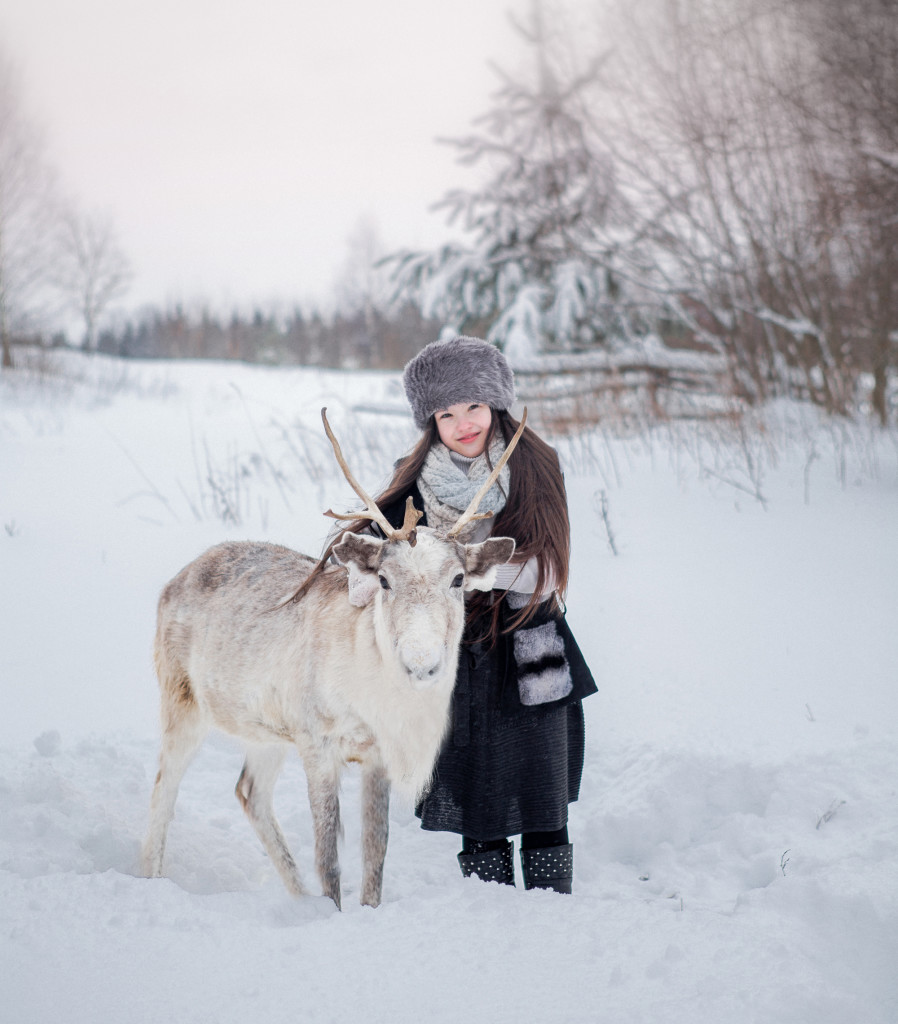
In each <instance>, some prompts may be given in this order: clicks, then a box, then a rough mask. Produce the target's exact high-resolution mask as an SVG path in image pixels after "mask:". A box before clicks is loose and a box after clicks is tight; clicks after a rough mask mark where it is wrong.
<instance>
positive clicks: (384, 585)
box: [377, 576, 390, 590]
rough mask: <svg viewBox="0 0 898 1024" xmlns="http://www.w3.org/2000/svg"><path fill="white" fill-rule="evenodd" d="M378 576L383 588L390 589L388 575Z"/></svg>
mask: <svg viewBox="0 0 898 1024" xmlns="http://www.w3.org/2000/svg"><path fill="white" fill-rule="evenodd" d="M377 578H378V579H379V580H380V586H381V589H382V590H389V589H390V584H389V583H387V578H386V576H378V577H377Z"/></svg>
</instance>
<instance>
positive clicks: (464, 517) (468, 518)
mask: <svg viewBox="0 0 898 1024" xmlns="http://www.w3.org/2000/svg"><path fill="white" fill-rule="evenodd" d="M526 422H527V408H526V406H525V407H524V414H523V416H521V423H520V426H519V427H518V429H517V430H516V431H515V434H514V437H513V438H512V439H511V440H510V441H509V442H508V446H507V447H506V449H505V451H504V452H503V453H502V458H501V459H499V461H498V462H497V463H496V465H495V466H494V467H493V471H492V473H490V475H489V477H488V479H487V480H486V482H485V483H484V485H483V486H482V487H481V488H480V490H479V491H478V492H477V493H476V494H475V495H474V497H473V498H472V499H471V504H470V505H468V507H467V508H466V509H465V510H464V512H462V514H461V516H460V518H459V519H458V520H457V522H456V524H455V526H453V527H452V529H451V530H450V531H449V532H448V533H447V534H446V536H447V537H457V536H458V535H459V534H460V533H461V531H462V530H463V529H464V528H465V527H466V526H467V525H468V523H470V522H472V521H473V520H475V519H491V518H492V515H493V513H492V510H490V511H489V512H478V511H477V506H478V505H479V504H480V502H481V501H482V500H483V496H484V495H485V494H486V492H487V491H488V490H489V489H490V488H491V487H492V486H493V484H494V483H495V482H496V480H497V479H498V476H499V473H500V472H501V471H502V467H503V466H504V465H505V463H506V462H508V460H509V458H510V456H511V453H512V452H513V451H514V450H515V448H516V447H517V444H518V441H519V440H520V438H521V434H523V433H524V425H525V424H526Z"/></svg>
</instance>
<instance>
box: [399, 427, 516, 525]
mask: <svg viewBox="0 0 898 1024" xmlns="http://www.w3.org/2000/svg"><path fill="white" fill-rule="evenodd" d="M504 451H505V439H504V438H502V437H496V438H494V440H493V443H492V444H491V445H490V448H489V457H490V461H489V463H487V461H486V453H484V454H482V455H478V456H477V458H476V459H474V460H473V461H472V462H471V464H470V469H469V470H468V473H467V476H466V475H465V471H464V470H463V469H461V468H460V467H459V466H458V465H456V463H455V462H453V461H452V453H451V452H450V450H449V449H448V448H447V447H446V445H444V444H443V443H442V441H437V442H436V443H435V444H434V445H433V446H432V447H431V449H430V451H429V452H428V453H427V458H426V459H425V460H424V465H423V466H422V467H421V473H420V475H419V476H418V490H419V491H420V492H421V498H422V499H423V501H424V511H425V513H426V515H427V525H428V526H430V527H432V528H433V529H435V530H449V529H451V528H452V527H453V526H454V525H455V523H456V522H457V521H458V517H459V516H460V515H461V514H462V512H464V510H465V509H466V508H467V507H468V505H469V504H470V503H471V500H472V499H473V497H474V495H475V494H476V493H477V492H478V491H479V490H480V488H481V486H482V485H483V484H484V483H485V482H486V478H487V477H488V476H489V475H490V473H491V472H492V467H493V466H495V465H496V463H497V462H498V461H499V459H501V458H502V454H503V452H504ZM509 478H510V473H509V469H508V466H507V465H505V466H503V467H502V470H501V472H500V473H499V479H498V480H496V481H495V483H494V484H493V486H492V487H491V488H490V489H489V490H488V491H487V492H486V496H485V497H484V498H483V499H482V500H481V502H480V505H479V507H478V509H477V511H478V512H486V511H487V510H488V509H492V511H493V515H494V516H495V515H498V514H499V512H500V511H501V510H502V509H503V508H504V507H505V500H506V497H507V495H508V485H509ZM478 525H479V521H478V520H474V522H472V523H468V525H467V526H466V527H465V528H464V529H463V530H462V531H461V534H460V535H459V540H461V541H462V542H468V541H469V540H470V538H471V535H472V534H473V533H474V531H475V530H476V529H477V527H478Z"/></svg>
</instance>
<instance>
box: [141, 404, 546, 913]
mask: <svg viewBox="0 0 898 1024" xmlns="http://www.w3.org/2000/svg"><path fill="white" fill-rule="evenodd" d="M321 417H322V420H323V422H324V428H325V431H326V432H327V435H328V438H329V439H330V442H331V444H332V446H333V449H334V454H335V456H336V459H337V462H338V464H339V465H340V468H341V469H342V470H343V473H344V475H345V476H346V479H347V480H348V481H349V483H350V484H351V485H352V487H353V489H354V490H355V492H356V494H358V496H359V497H360V498H361V499H362V501H363V502H364V504H365V507H366V511H364V512H361V513H358V512H356V513H351V514H345V515H343V514H337V513H334V512H332V511H331V510H328V511H327V512H326V513H325V515H329V516H331V517H333V518H335V519H341V520H346V519H354V520H357V519H361V518H364V519H370V520H372V521H373V522H375V523H377V524H378V525H379V526H380V528H381V530H382V531H383V534H384V538H385V539H379V538H377V537H374V536H371V535H366V534H359V533H353V532H350V531H346V532H344V533H343V534H342V536H341V537H340V539H339V541H338V543H337V544H336V546H335V547H334V548H333V555H334V556H335V558H336V559H337V561H338V563H339V565H327V564H326V563H325V562H324V560H323V559H322V560H320V561H319V562H318V563H317V565H316V560H315V559H313V558H310V557H308V556H306V555H302V554H299V553H297V552H295V551H291V550H290V549H289V548H286V547H280V546H278V545H275V544H267V543H251V542H242V543H225V544H219V545H218V546H216V547H213V548H211V549H210V550H209V551H207V552H205V554H203V555H200V557H199V558H197V559H196V560H195V561H194V562H191V563H190V565H188V566H187V567H186V568H184V569H182V570H181V572H179V573H178V575H177V576H175V577H174V579H173V580H171V582H170V583H168V585H167V586H166V587H165V588H164V589H163V591H162V594H161V596H160V598H159V606H158V617H157V628H156V639H155V663H156V673H157V675H158V678H159V686H160V691H161V719H162V745H161V752H160V755H159V772H158V775H157V776H156V782H155V785H154V788H153V794H152V798H151V801H150V820H149V828H148V831H147V836H146V839H145V841H144V844H143V850H142V866H143V871H144V873H145V874H146V875H147V876H148V877H158V876H160V875H161V874H162V862H163V857H164V852H165V839H166V834H167V831H168V826H169V823H170V821H171V819H172V816H173V814H174V807H175V801H176V799H177V794H178V787H179V785H180V782H181V779H182V777H183V775H184V772H185V770H186V768H187V766H188V764H189V763H190V761H191V759H192V758H193V756H194V754H195V753H196V751H197V750H198V748H199V746H200V744H201V743H202V742H203V740H204V738H205V737H206V735H207V733H208V732H209V730H210V729H211V728H212V727H213V726H215V727H217V728H219V729H221V730H223V731H224V732H227V733H230V734H231V735H233V736H236V737H238V738H239V739H240V740H241V741H242V742H243V745H244V747H245V751H246V759H245V763H244V765H243V770H242V771H241V773H240V778H239V779H238V781H237V789H236V792H237V798H238V799H239V801H240V803H241V804H242V806H243V809H244V811H245V812H246V814H247V817H248V818H249V820H250V822H251V823H252V826H253V828H254V829H255V830H256V833H257V834H258V836H259V839H260V840H261V841H262V845H263V846H264V848H265V850H266V851H267V853H268V856H269V857H270V858H271V861H272V863H273V864H274V866H275V868H276V869H277V871H278V873H279V874H280V876H281V878H282V880H283V882H284V884H285V885H286V887H287V889H288V891H289V892H291V893H293V894H295V895H297V896H301V895H303V894H304V893H305V892H306V890H305V888H304V886H303V884H302V881H301V880H300V876H299V872H298V871H297V868H296V863H295V861H294V860H293V857H292V855H291V853H290V850H289V848H288V846H287V843H286V840H285V839H284V836H283V833H282V832H281V829H280V826H279V825H278V822H277V819H276V818H275V815H274V809H273V806H272V800H273V794H274V786H275V782H276V781H277V777H278V774H279V772H280V770H281V767H282V765H283V763H284V759H285V757H286V755H287V752H288V751H289V749H290V747H291V746H293V747H295V748H296V749H297V750H298V752H299V755H300V757H301V758H302V761H303V766H304V768H305V773H306V777H307V782H308V794H309V803H310V806H311V811H312V822H313V826H314V833H315V862H316V868H317V872H318V877H319V879H320V882H321V886H322V889H323V892H324V894H325V895H326V896H329V897H330V898H331V899H332V900H333V901H334V903H335V904H336V905H337V908H338V909H339V908H340V867H339V861H338V855H337V840H338V838H339V836H340V835H341V833H342V827H341V822H340V804H339V784H340V775H341V772H342V769H343V767H344V765H345V764H347V763H348V762H358V763H359V764H360V765H361V770H362V805H363V806H362V854H363V878H362V887H361V902H362V903H363V904H367V905H369V906H372V907H374V906H377V905H378V904H379V903H380V899H381V892H382V883H383V863H384V857H385V855H386V848H387V834H388V811H389V799H390V787H391V786H393V787H395V788H396V790H397V792H398V793H400V794H401V795H403V796H404V797H405V798H411V799H415V798H417V797H419V796H420V795H421V793H422V792H423V791H424V790H425V789H426V786H427V784H428V782H429V780H430V777H431V774H432V771H433V764H434V761H435V760H436V757H437V754H438V753H439V749H440V745H441V743H442V740H443V737H444V735H445V733H446V728H447V723H448V718H449V706H450V700H451V696H452V689H453V685H454V682H455V673H456V668H457V664H458V649H459V644H460V642H461V636H462V630H463V627H464V616H465V612H464V594H465V591H467V590H475V589H476V590H489V589H490V588H491V587H492V584H493V582H494V579H495V569H496V566H498V565H501V564H503V563H505V562H507V561H508V560H509V559H510V558H511V557H512V555H513V553H514V547H515V544H514V541H513V540H512V539H511V538H509V537H491V538H489V539H488V540H486V541H484V542H483V543H481V544H462V543H461V542H459V540H458V539H457V538H458V535H459V533H460V532H461V530H462V529H463V527H464V526H466V525H467V524H468V523H469V522H470V521H471V520H473V519H482V518H488V517H489V516H491V515H492V512H485V513H479V512H477V508H478V506H479V504H480V501H481V500H482V498H483V496H484V495H485V494H486V492H487V490H488V489H489V488H490V486H492V484H493V482H494V480H495V479H496V477H497V476H498V473H499V471H500V469H501V468H502V466H503V465H504V463H505V461H506V460H507V459H508V457H509V456H510V455H511V453H512V451H513V450H514V447H515V445H516V444H517V441H518V438H519V437H520V435H521V432H522V431H523V428H524V421H525V420H526V410H525V412H524V417H523V419H522V422H521V425H520V428H519V430H518V432H517V433H516V435H515V436H514V438H513V439H512V441H511V442H510V443H509V445H508V447H507V449H506V451H505V453H504V456H503V458H502V460H501V461H500V462H499V463H498V464H497V465H496V467H495V469H494V470H493V473H492V475H491V476H490V478H489V480H487V482H486V483H485V484H484V485H483V487H482V488H481V490H480V491H479V492H478V494H477V495H476V496H475V497H474V498H473V500H472V501H471V504H470V505H469V507H468V508H467V509H466V510H465V512H463V513H462V515H461V517H460V518H459V520H458V522H457V523H456V524H455V525H454V526H453V527H452V529H451V530H449V531H448V532H447V533H446V534H445V535H440V534H438V533H436V532H434V531H432V530H429V529H427V528H416V524H417V522H418V520H419V519H420V518H421V513H420V512H418V511H417V510H416V509H415V508H414V507H413V505H412V501H411V499H409V500H408V503H407V505H406V510H405V521H404V523H403V525H402V527H401V528H400V529H395V528H394V527H393V526H391V524H390V523H389V522H388V520H387V519H386V517H385V516H384V515H383V513H382V512H381V511H380V509H378V507H377V505H376V504H375V502H374V501H373V499H372V498H370V497H369V496H368V495H367V494H366V493H365V491H364V490H363V489H362V488H361V486H360V485H359V484H358V483H357V481H356V480H355V478H354V477H353V475H352V473H351V472H350V470H349V467H348V466H347V464H346V460H345V459H344V458H343V454H342V452H341V450H340V446H339V444H338V442H337V439H336V438H335V437H334V435H333V432H332V431H331V429H330V425H329V424H328V421H327V416H326V409H322V410H321ZM297 584H301V585H300V586H299V589H297Z"/></svg>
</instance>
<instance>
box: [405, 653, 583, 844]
mask: <svg viewBox="0 0 898 1024" xmlns="http://www.w3.org/2000/svg"><path fill="white" fill-rule="evenodd" d="M500 648H501V645H500ZM500 648H493V649H489V648H486V647H485V646H484V645H482V644H472V645H463V646H462V649H461V655H460V658H459V669H458V676H457V679H456V686H455V692H454V695H453V715H452V726H451V729H450V732H449V734H448V736H447V737H446V740H445V742H444V744H443V749H442V751H441V753H440V756H439V758H438V760H437V764H436V768H435V770H434V777H433V782H432V785H431V787H430V790H429V791H428V793H427V794H426V796H425V797H424V798H423V799H422V800H421V802H420V803H419V805H418V807H417V808H416V813H417V815H418V817H419V818H420V819H421V827H422V828H425V829H430V830H431V831H434V832H456V833H458V834H459V835H465V836H470V837H471V838H472V839H482V840H489V839H501V838H503V837H506V836H513V835H519V834H520V833H522V832H554V831H556V830H557V829H560V828H562V827H563V826H564V825H566V824H567V809H568V804H569V803H571V802H572V801H574V800H576V799H577V796H578V794H579V792H580V778H581V776H582V773H583V754H584V745H585V737H584V724H583V706H582V704H581V703H580V701H579V700H575V701H572V702H570V703H566V704H562V705H560V706H558V705H549V706H547V707H545V708H543V707H540V706H539V705H536V706H532V707H526V708H521V709H520V710H519V711H517V712H509V710H508V709H507V708H503V700H502V685H503V679H504V672H503V670H502V668H501V664H502V657H503V656H502V655H501V654H500V653H499V651H500Z"/></svg>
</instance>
